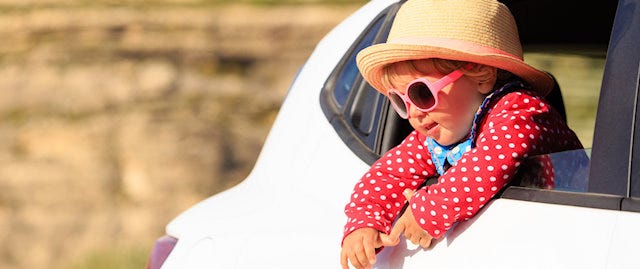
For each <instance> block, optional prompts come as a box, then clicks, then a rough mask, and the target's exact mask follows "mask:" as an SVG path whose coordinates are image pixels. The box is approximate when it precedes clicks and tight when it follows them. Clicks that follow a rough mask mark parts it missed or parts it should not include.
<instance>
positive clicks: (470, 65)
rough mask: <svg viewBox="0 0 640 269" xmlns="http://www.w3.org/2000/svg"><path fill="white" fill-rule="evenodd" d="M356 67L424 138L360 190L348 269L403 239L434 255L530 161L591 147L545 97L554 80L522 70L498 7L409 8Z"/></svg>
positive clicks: (480, 0)
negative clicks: (435, 243) (434, 248)
mask: <svg viewBox="0 0 640 269" xmlns="http://www.w3.org/2000/svg"><path fill="white" fill-rule="evenodd" d="M357 62H358V67H359V69H360V71H361V73H362V75H363V77H364V78H365V79H366V80H367V82H369V83H370V84H371V85H372V86H373V87H374V88H375V89H377V90H378V91H380V92H381V93H383V94H385V95H387V96H388V97H389V99H390V101H391V103H392V104H393V107H394V108H395V109H396V111H397V112H398V113H399V115H400V116H401V117H403V118H407V119H408V120H409V122H410V124H411V126H412V127H413V128H414V129H415V130H414V131H413V132H412V133H411V134H409V136H408V137H407V138H406V139H405V140H404V141H403V142H402V143H401V144H400V145H398V146H397V147H395V148H393V149H391V150H389V151H388V152H387V153H385V154H384V155H383V156H382V157H381V158H380V159H379V160H378V161H377V162H376V163H374V164H373V165H372V167H371V168H370V170H369V171H368V172H367V173H366V174H365V175H364V176H363V177H362V178H361V180H360V182H358V183H357V184H356V186H355V188H354V191H353V194H352V196H351V201H350V202H349V203H348V204H347V205H346V206H345V213H346V215H347V217H348V221H347V224H346V225H345V231H344V239H343V242H342V253H341V264H342V267H343V268H348V263H351V264H352V265H353V266H355V267H356V268H370V267H371V266H372V265H373V264H374V263H375V253H376V251H377V250H379V248H380V247H383V246H392V245H396V244H398V242H399V235H400V234H404V236H405V237H406V238H407V239H409V240H411V241H412V242H413V243H414V244H419V245H420V246H422V247H424V248H426V247H428V246H429V245H430V244H431V240H432V238H436V239H438V238H441V237H442V236H444V235H445V233H446V232H447V231H448V230H449V229H450V228H451V227H452V225H453V224H454V223H456V222H460V221H464V220H467V219H469V218H471V217H473V216H474V215H475V214H476V213H477V212H478V211H479V210H480V209H481V208H482V207H483V206H484V205H485V204H486V203H487V202H489V199H491V198H492V197H493V196H494V195H495V194H496V193H498V192H499V191H500V190H501V189H502V188H503V187H504V186H505V185H506V184H507V183H509V182H510V180H511V179H512V178H513V177H514V175H515V174H516V173H517V172H518V170H519V167H520V166H521V164H522V163H523V162H524V161H525V159H526V158H527V157H528V156H533V155H538V154H545V153H550V152H557V151H564V150H571V149H579V148H582V145H581V144H580V141H579V140H578V138H577V137H576V135H575V134H574V132H573V131H571V130H570V129H569V128H568V127H567V125H566V123H565V122H564V120H563V119H562V117H561V116H560V114H559V113H558V112H557V111H556V110H555V109H554V108H552V107H551V106H550V105H549V104H548V103H547V102H546V101H545V100H544V98H543V97H544V96H545V95H546V94H547V93H548V92H549V91H550V90H551V89H552V87H553V84H554V81H553V79H552V78H551V77H550V76H549V75H548V74H547V73H545V72H542V71H540V70H537V69H535V68H534V67H532V66H529V65H528V64H526V63H525V62H524V61H523V58H522V49H521V45H520V40H519V37H518V32H517V27H516V24H515V21H514V19H513V17H512V15H511V13H510V11H509V10H508V8H507V7H506V6H504V5H503V4H501V3H499V2H497V1H495V0H409V1H407V2H406V3H405V4H404V5H403V6H402V7H401V8H400V10H399V11H398V14H397V15H396V18H395V20H394V23H393V26H392V28H391V31H390V33H389V37H388V40H387V42H386V43H383V44H377V45H373V46H371V47H368V48H366V49H364V50H362V51H361V52H360V53H359V54H358V57H357ZM434 176H435V177H437V182H436V183H435V184H432V185H429V186H422V184H423V182H424V181H425V179H427V178H430V177H434ZM407 202H408V204H409V207H408V208H407V209H406V210H405V211H402V208H403V206H404V204H405V203H407ZM396 218H397V220H396ZM394 221H395V223H394Z"/></svg>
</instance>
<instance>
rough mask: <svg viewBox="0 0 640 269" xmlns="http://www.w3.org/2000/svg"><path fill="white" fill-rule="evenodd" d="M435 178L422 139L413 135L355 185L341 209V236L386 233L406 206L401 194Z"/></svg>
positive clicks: (381, 159)
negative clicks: (372, 231) (344, 221)
mask: <svg viewBox="0 0 640 269" xmlns="http://www.w3.org/2000/svg"><path fill="white" fill-rule="evenodd" d="M434 175H436V171H435V167H434V166H433V162H432V161H431V156H430V155H429V151H428V150H427V149H426V148H425V146H424V137H421V136H420V135H419V134H418V133H417V132H416V131H413V132H412V133H411V134H409V136H407V138H405V140H404V141H403V142H402V143H400V145H398V146H396V147H395V148H393V149H391V150H389V151H388V152H387V153H386V154H385V155H383V156H382V157H381V158H380V159H379V160H378V161H376V162H375V163H374V164H373V165H372V166H371V168H370V169H369V171H368V172H367V173H366V174H365V175H364V176H363V177H362V178H361V179H360V181H359V182H358V183H357V184H356V186H355V188H354V190H353V193H352V194H351V201H350V202H349V204H347V205H346V206H345V213H346V215H347V217H348V220H347V224H346V225H345V230H344V236H347V235H348V234H349V233H351V232H352V231H354V230H356V229H359V228H364V227H371V228H375V229H377V230H379V231H382V232H386V233H389V232H390V231H391V224H392V222H393V220H394V219H395V218H396V216H397V214H398V212H399V211H400V210H401V209H402V207H403V206H404V204H405V202H406V198H405V197H404V195H402V192H403V191H404V190H405V189H407V188H410V189H416V188H417V186H418V185H420V184H421V183H422V182H423V181H424V180H425V178H428V177H432V176H434Z"/></svg>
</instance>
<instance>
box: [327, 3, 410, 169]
mask: <svg viewBox="0 0 640 269" xmlns="http://www.w3.org/2000/svg"><path fill="white" fill-rule="evenodd" d="M404 2H405V1H400V2H397V3H392V4H391V5H389V7H387V8H385V9H384V10H383V11H382V12H380V13H379V14H378V15H377V16H376V17H375V19H373V20H372V21H371V23H370V24H369V25H367V27H366V28H365V30H364V31H362V32H361V33H360V35H359V36H358V38H357V39H356V41H355V42H354V43H353V44H352V46H351V47H350V48H349V50H348V51H347V53H345V56H344V57H343V58H342V59H341V60H340V62H339V63H338V65H336V67H335V68H334V70H333V71H332V72H331V75H330V76H329V78H328V79H327V81H326V82H325V84H324V85H323V88H322V91H321V93H320V106H321V107H322V110H323V112H324V114H325V116H326V118H327V119H328V120H329V122H330V123H331V125H332V126H333V128H334V129H335V130H336V132H337V133H338V135H339V136H340V138H341V139H342V140H343V141H344V143H345V144H346V145H347V146H348V147H349V149H351V150H352V151H353V152H354V153H355V154H356V155H357V156H358V157H359V158H360V159H361V160H362V161H364V162H365V163H367V164H369V165H371V164H373V163H374V162H375V161H376V160H378V159H379V158H380V154H381V151H382V150H384V149H383V148H382V147H381V145H382V144H383V142H382V137H383V132H384V131H385V129H387V128H386V126H385V125H386V124H385V123H386V122H387V117H388V115H389V102H388V100H386V98H380V99H379V102H378V103H376V106H379V108H380V109H378V110H377V113H375V114H374V115H372V116H373V117H375V118H377V120H376V121H377V126H378V128H376V129H375V130H371V131H372V132H373V135H374V136H375V141H374V142H373V145H367V143H366V142H365V141H363V139H362V138H361V137H360V136H359V135H358V134H357V132H358V131H357V127H356V126H354V124H353V122H352V118H351V117H352V116H353V115H354V111H353V105H354V104H357V103H355V102H354V100H357V98H359V97H361V96H362V94H363V92H364V91H365V90H367V89H365V88H366V87H371V86H370V85H369V84H368V83H367V82H366V81H365V80H364V79H363V78H362V75H361V74H358V75H357V77H356V79H355V81H354V83H353V86H352V90H351V91H350V93H349V97H348V98H347V101H346V102H345V103H344V104H343V105H340V104H339V103H338V102H337V100H336V99H335V95H334V90H335V86H336V83H337V79H338V78H339V77H340V72H342V71H343V68H344V67H345V65H347V62H348V61H349V60H350V58H351V56H352V55H354V54H356V53H357V51H356V49H357V47H358V45H359V43H360V42H361V40H362V39H363V38H364V37H365V36H366V35H367V34H368V33H369V32H370V31H371V29H372V28H373V27H374V25H375V24H376V22H378V20H379V19H383V22H382V25H381V26H380V28H379V30H378V31H377V33H376V37H375V38H374V40H373V43H372V44H377V43H382V42H384V41H386V38H387V35H388V33H389V30H390V28H391V24H392V22H393V19H394V18H395V14H396V12H397V11H398V8H399V7H400V5H401V4H402V3H404ZM379 95H380V97H383V96H384V95H382V94H379Z"/></svg>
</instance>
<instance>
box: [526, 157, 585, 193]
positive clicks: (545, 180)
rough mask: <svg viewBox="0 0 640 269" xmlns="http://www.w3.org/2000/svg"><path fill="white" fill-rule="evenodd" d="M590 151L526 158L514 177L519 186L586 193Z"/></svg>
mask: <svg viewBox="0 0 640 269" xmlns="http://www.w3.org/2000/svg"><path fill="white" fill-rule="evenodd" d="M590 156H591V150H590V149H585V150H582V149H580V150H570V151H563V152H557V153H551V154H545V155H538V156H533V157H530V158H527V159H526V160H525V161H524V162H523V163H522V166H521V169H520V170H519V171H518V174H517V175H516V176H515V178H514V182H513V184H514V185H516V186H523V187H530V188H540V189H550V190H559V191H571V192H587V191H588V187H589V158H590Z"/></svg>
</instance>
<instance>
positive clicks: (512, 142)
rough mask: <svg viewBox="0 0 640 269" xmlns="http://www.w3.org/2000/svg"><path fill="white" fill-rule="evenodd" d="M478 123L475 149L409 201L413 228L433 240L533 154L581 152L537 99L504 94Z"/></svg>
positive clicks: (555, 115)
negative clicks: (421, 230) (566, 151)
mask: <svg viewBox="0 0 640 269" xmlns="http://www.w3.org/2000/svg"><path fill="white" fill-rule="evenodd" d="M496 102H497V103H496V104H495V105H493V107H492V108H491V110H490V111H489V113H488V114H487V115H486V116H485V117H484V119H482V121H481V122H480V126H479V129H478V135H477V136H476V146H475V147H474V148H472V149H471V150H470V151H469V152H466V153H465V154H464V155H463V156H462V158H461V159H460V160H459V161H458V163H457V164H456V166H454V167H451V168H450V169H449V170H447V172H445V173H444V175H442V176H441V177H440V178H439V179H438V183H437V184H434V185H431V186H428V187H427V188H423V189H421V190H419V191H417V192H416V193H415V195H414V196H413V197H412V198H411V201H410V208H411V210H412V212H413V214H414V216H415V218H416V221H417V222H418V224H419V225H420V226H421V227H422V228H423V229H424V230H425V231H427V232H428V233H429V234H430V235H432V236H433V237H435V238H439V237H441V236H442V235H443V234H444V233H445V232H446V231H447V230H449V229H450V228H451V227H452V225H453V224H454V223H455V222H458V221H463V220H467V219H469V218H471V217H472V216H474V215H475V214H476V213H477V212H478V210H480V209H481V208H482V207H483V206H484V205H485V204H486V203H487V202H488V201H489V199H491V198H492V197H493V196H494V195H495V194H496V193H498V192H499V191H500V190H501V189H502V187H504V186H505V185H506V184H507V183H508V182H509V181H510V180H511V178H513V176H514V175H515V174H516V172H517V171H518V167H519V166H520V165H521V164H522V162H523V160H524V159H525V158H526V157H528V156H532V155H537V154H543V153H549V152H556V151H562V150H569V149H577V148H582V145H581V144H580V142H579V140H578V138H577V137H576V135H575V134H574V133H573V131H571V130H570V129H569V128H568V127H567V126H566V124H565V123H564V121H563V120H562V119H561V117H560V116H559V114H558V113H557V112H556V111H555V110H553V109H550V107H549V106H548V105H547V104H546V103H545V102H544V101H543V100H541V99H540V98H538V97H534V96H532V95H528V94H525V93H521V92H515V93H509V94H507V95H505V96H503V97H502V98H501V99H500V100H497V101H496Z"/></svg>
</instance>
